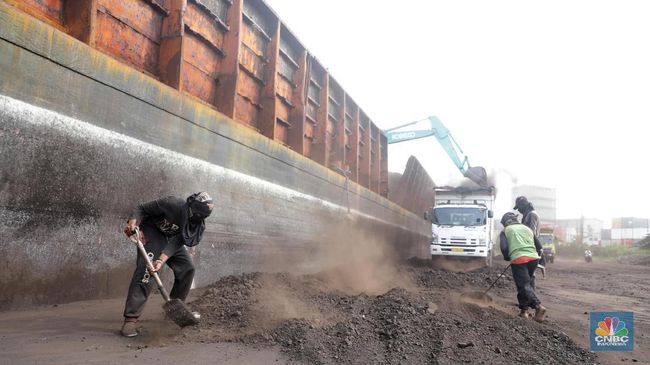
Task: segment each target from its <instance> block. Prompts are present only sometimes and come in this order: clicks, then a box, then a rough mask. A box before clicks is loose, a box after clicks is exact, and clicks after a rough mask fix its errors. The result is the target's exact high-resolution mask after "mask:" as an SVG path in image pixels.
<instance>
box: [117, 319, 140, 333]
mask: <svg viewBox="0 0 650 365" xmlns="http://www.w3.org/2000/svg"><path fill="white" fill-rule="evenodd" d="M121 332H122V336H124V337H135V336H137V335H138V321H134V320H125V321H124V324H123V325H122V331H121Z"/></svg>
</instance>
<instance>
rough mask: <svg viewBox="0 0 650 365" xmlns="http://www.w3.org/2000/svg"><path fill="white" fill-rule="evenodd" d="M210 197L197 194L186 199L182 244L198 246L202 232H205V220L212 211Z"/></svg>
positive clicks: (206, 194)
mask: <svg viewBox="0 0 650 365" xmlns="http://www.w3.org/2000/svg"><path fill="white" fill-rule="evenodd" d="M208 204H212V197H210V194H208V193H206V192H203V191H202V192H198V193H194V194H192V195H190V196H189V197H187V201H186V203H185V206H184V208H185V209H183V230H182V236H183V243H184V244H185V245H186V246H189V247H192V246H196V245H198V244H199V242H200V241H201V237H202V236H203V231H205V219H206V218H208V217H209V216H210V213H212V209H210V207H209V206H208Z"/></svg>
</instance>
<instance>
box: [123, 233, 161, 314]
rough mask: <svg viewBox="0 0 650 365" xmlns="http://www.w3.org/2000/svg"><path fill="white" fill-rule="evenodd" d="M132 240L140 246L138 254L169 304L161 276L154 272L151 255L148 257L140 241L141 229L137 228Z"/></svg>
mask: <svg viewBox="0 0 650 365" xmlns="http://www.w3.org/2000/svg"><path fill="white" fill-rule="evenodd" d="M130 238H131V240H132V241H133V242H134V243H135V245H136V246H138V252H139V253H140V256H142V258H143V259H144V262H145V263H146V264H147V268H148V269H149V271H150V273H153V274H151V276H153V278H154V280H156V284H158V290H160V294H161V295H162V296H163V298H164V299H165V302H169V301H170V300H171V299H170V298H169V293H167V290H166V289H165V287H164V286H163V283H162V280H160V276H158V273H157V272H155V271H153V270H154V268H153V263H152V262H151V260H150V259H149V255H147V250H145V249H144V245H143V244H142V241H140V229H139V228H138V227H135V234H134V235H133V236H131V237H130Z"/></svg>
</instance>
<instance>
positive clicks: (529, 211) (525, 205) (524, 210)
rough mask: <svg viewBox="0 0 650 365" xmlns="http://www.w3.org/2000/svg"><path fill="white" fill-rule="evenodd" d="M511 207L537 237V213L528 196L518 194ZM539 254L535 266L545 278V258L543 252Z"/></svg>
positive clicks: (538, 225)
mask: <svg viewBox="0 0 650 365" xmlns="http://www.w3.org/2000/svg"><path fill="white" fill-rule="evenodd" d="M513 209H515V210H518V211H519V213H521V215H522V218H521V223H522V224H523V225H525V226H526V227H528V228H530V230H531V231H533V234H534V235H535V237H536V238H537V239H539V229H540V224H539V214H537V211H535V207H533V203H531V202H529V201H528V198H526V197H525V196H520V197H517V199H516V200H515V206H514V208H513ZM539 256H540V259H539V264H538V265H537V268H538V269H540V270H541V271H542V278H543V279H544V278H546V260H545V259H544V255H543V252H539Z"/></svg>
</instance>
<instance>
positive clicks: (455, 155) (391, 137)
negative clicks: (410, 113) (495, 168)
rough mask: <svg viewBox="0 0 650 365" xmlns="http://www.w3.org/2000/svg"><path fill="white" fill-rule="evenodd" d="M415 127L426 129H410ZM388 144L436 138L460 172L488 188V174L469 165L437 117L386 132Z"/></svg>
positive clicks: (465, 156) (480, 168) (477, 167)
mask: <svg viewBox="0 0 650 365" xmlns="http://www.w3.org/2000/svg"><path fill="white" fill-rule="evenodd" d="M415 125H423V126H424V127H425V128H423V129H422V128H417V129H416V128H409V127H412V126H415ZM385 132H386V138H387V139H388V143H389V144H391V143H399V142H405V141H410V140H414V139H419V138H425V137H430V136H435V137H436V139H437V140H438V142H439V143H440V145H441V146H442V148H443V149H444V150H445V152H447V155H448V156H449V158H451V160H452V161H453V162H454V164H455V165H456V167H458V169H459V170H460V172H461V173H462V174H463V175H464V176H465V177H467V178H468V179H470V180H472V181H473V182H475V183H476V184H478V185H479V186H483V187H486V186H487V173H486V172H485V169H484V168H483V167H480V166H475V167H472V166H471V165H470V164H469V160H468V159H467V155H465V153H463V150H462V149H461V148H460V146H459V145H458V143H457V142H456V140H455V139H454V137H453V136H452V135H451V133H450V132H449V129H447V127H445V126H444V124H442V122H441V121H440V119H438V117H435V116H431V117H429V118H426V119H423V120H418V121H415V122H411V123H407V124H404V125H401V126H398V127H395V128H391V129H388V130H386V131H385Z"/></svg>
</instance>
